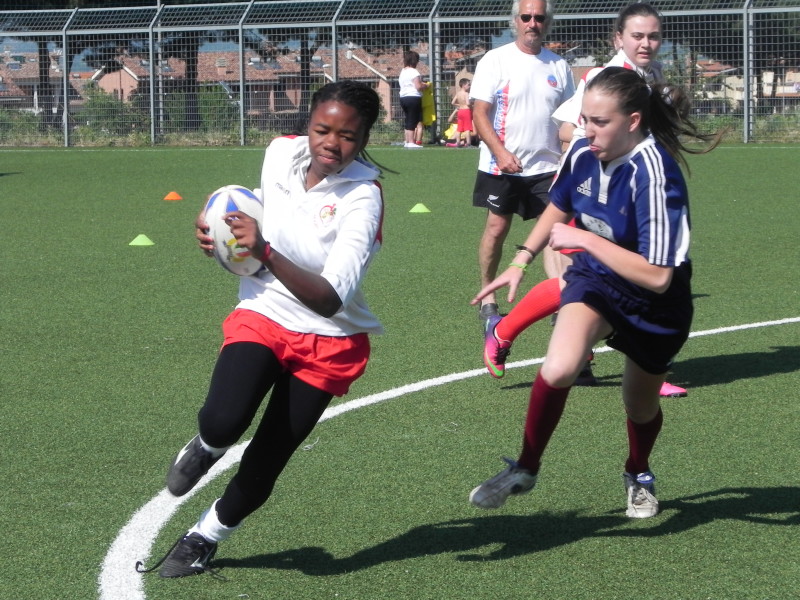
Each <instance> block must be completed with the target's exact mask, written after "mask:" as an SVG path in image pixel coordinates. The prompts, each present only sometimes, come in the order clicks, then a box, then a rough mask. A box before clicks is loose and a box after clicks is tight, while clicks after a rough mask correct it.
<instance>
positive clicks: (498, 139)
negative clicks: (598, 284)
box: [470, 0, 575, 322]
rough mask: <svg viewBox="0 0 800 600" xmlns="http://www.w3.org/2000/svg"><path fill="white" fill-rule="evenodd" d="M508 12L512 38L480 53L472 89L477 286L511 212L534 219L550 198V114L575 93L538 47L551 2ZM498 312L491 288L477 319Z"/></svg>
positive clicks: (554, 151)
mask: <svg viewBox="0 0 800 600" xmlns="http://www.w3.org/2000/svg"><path fill="white" fill-rule="evenodd" d="M511 14H512V17H511V19H512V27H513V28H514V30H515V32H516V40H515V41H514V42H511V43H510V44H506V45H504V46H501V47H500V48H496V49H494V50H490V51H489V52H487V53H486V55H485V56H484V57H483V58H482V59H481V60H480V62H478V64H477V66H476V68H475V75H474V76H473V79H472V89H471V91H470V98H471V99H472V100H473V101H474V105H473V121H474V124H475V129H476V130H477V132H478V135H479V136H480V138H481V146H480V159H479V162H478V174H477V178H476V180H475V189H474V192H473V199H472V204H473V206H479V207H484V208H486V209H487V211H488V212H487V218H486V226H485V228H484V232H483V236H482V238H481V241H480V246H479V248H478V262H479V265H480V271H481V287H484V286H486V285H487V284H488V283H490V282H491V281H492V280H493V279H494V278H495V276H496V275H497V270H498V266H499V264H500V259H501V256H502V247H503V242H504V241H505V239H506V236H507V235H508V232H509V230H510V228H511V219H512V216H513V215H514V214H515V213H516V214H518V215H520V216H521V217H522V218H523V219H524V220H527V219H533V218H536V217H538V216H539V215H540V214H541V213H542V211H543V210H544V208H545V206H546V204H547V202H548V197H547V192H548V190H549V189H550V184H551V183H552V181H553V176H554V175H555V172H556V170H557V169H558V161H559V157H560V156H561V143H560V142H559V139H558V127H557V126H556V124H555V123H554V122H553V120H552V118H551V117H552V114H553V111H554V110H555V109H556V108H558V106H560V105H561V104H562V103H563V102H565V101H566V100H568V99H569V98H570V97H571V96H572V94H573V93H574V92H575V82H574V80H573V77H572V71H571V70H570V68H569V65H568V64H567V62H566V61H565V60H564V59H563V58H561V57H560V56H558V55H557V54H555V53H553V52H551V51H550V50H548V49H547V48H544V46H543V43H544V38H545V35H546V34H547V31H548V29H549V27H550V24H551V23H552V20H553V6H552V2H549V1H547V0H517V1H516V2H514V6H513V7H512V13H511ZM520 251H521V252H522V251H524V250H520ZM529 260H530V259H526V260H525V261H521V262H526V263H527V262H529ZM512 264H513V262H512ZM545 268H546V269H547V268H548V266H547V261H545ZM556 276H557V273H556ZM497 315H498V306H497V301H496V299H495V296H494V294H489V295H487V296H486V297H485V298H483V303H482V305H481V309H480V318H481V319H482V320H483V321H484V322H486V321H487V320H488V319H489V318H490V317H493V316H495V317H496V316H497Z"/></svg>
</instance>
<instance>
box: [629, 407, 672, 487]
mask: <svg viewBox="0 0 800 600" xmlns="http://www.w3.org/2000/svg"><path fill="white" fill-rule="evenodd" d="M663 423H664V413H662V412H661V409H660V408H659V409H658V413H657V414H656V416H655V418H654V419H653V420H652V421H650V422H649V423H634V422H633V421H631V420H630V419H628V460H627V461H625V470H626V471H627V472H628V473H633V474H634V475H638V474H639V473H644V472H645V471H649V470H650V453H651V452H652V451H653V446H655V444H656V438H657V437H658V434H659V433H660V432H661V425H662V424H663Z"/></svg>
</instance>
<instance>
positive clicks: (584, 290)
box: [561, 252, 694, 375]
mask: <svg viewBox="0 0 800 600" xmlns="http://www.w3.org/2000/svg"><path fill="white" fill-rule="evenodd" d="M583 255H584V253H583V252H580V253H577V254H574V255H573V256H574V257H575V259H574V261H573V263H572V265H570V267H569V268H568V269H567V271H566V273H565V274H564V281H566V284H567V285H566V287H565V288H564V289H563V290H562V291H561V306H564V305H566V304H570V303H572V302H581V303H583V304H586V305H587V306H591V307H592V308H593V309H594V310H596V311H597V312H598V313H600V315H601V316H602V317H603V318H604V319H605V320H606V321H607V322H608V323H609V324H610V325H611V327H612V328H613V332H612V333H611V335H610V336H609V337H608V339H607V340H606V343H607V344H608V345H609V346H610V347H611V348H614V349H615V350H619V351H620V352H622V353H623V354H625V355H626V356H627V357H628V358H630V359H631V360H632V361H633V362H635V363H636V364H637V365H639V366H640V367H641V368H642V369H644V370H645V371H647V372H648V373H652V374H653V375H661V374H662V373H666V372H667V371H669V368H670V366H671V365H672V361H673V360H674V359H675V356H676V355H677V354H678V351H679V350H680V349H681V348H682V347H683V344H684V343H685V342H686V340H687V338H688V337H689V328H690V326H691V324H692V316H693V314H694V307H693V305H692V291H691V285H690V279H691V274H692V268H691V265H690V264H684V265H681V266H680V267H678V268H676V269H675V271H674V273H673V276H672V284H671V285H670V287H669V289H668V290H667V291H666V292H664V293H663V294H656V293H655V292H651V291H649V290H645V289H644V288H641V287H639V286H636V285H634V284H632V283H630V282H626V281H624V280H622V279H620V278H619V277H618V276H615V275H610V274H609V275H606V276H601V275H600V274H598V273H597V272H596V271H595V270H594V269H590V268H589V267H588V266H587V265H586V261H585V260H584V259H585V256H583Z"/></svg>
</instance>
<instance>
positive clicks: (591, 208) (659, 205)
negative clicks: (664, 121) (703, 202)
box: [550, 136, 690, 277]
mask: <svg viewBox="0 0 800 600" xmlns="http://www.w3.org/2000/svg"><path fill="white" fill-rule="evenodd" d="M550 201H551V202H552V203H553V204H555V205H556V206H557V207H558V208H559V209H561V210H563V211H565V212H568V213H574V214H575V220H576V225H577V226H578V227H579V228H581V229H585V230H587V231H591V232H593V233H595V234H597V235H600V236H602V237H604V238H606V239H607V240H610V241H612V242H614V243H615V244H617V245H619V246H622V247H623V248H625V249H627V250H630V251H632V252H636V253H637V254H640V255H641V256H643V257H645V258H646V259H647V261H648V262H649V263H651V264H653V265H658V266H663V267H679V266H681V265H683V264H685V263H688V262H689V255H688V252H689V237H690V235H689V230H690V222H689V197H688V193H687V190H686V182H685V180H684V178H683V173H682V172H681V169H680V166H679V165H678V163H677V162H676V161H675V159H673V158H672V157H671V156H670V155H669V154H668V153H667V152H666V150H664V149H663V148H662V147H661V146H660V145H659V144H658V143H656V141H655V139H654V138H653V137H652V136H650V137H648V138H646V139H645V140H644V141H642V142H641V143H640V144H639V145H637V146H636V148H634V149H633V150H632V151H631V152H629V153H628V154H626V155H624V156H622V157H620V158H617V159H615V160H613V161H611V162H609V163H608V164H606V165H605V167H603V165H602V164H601V163H600V161H598V160H597V158H596V157H595V156H594V154H592V152H591V151H590V150H589V147H588V141H587V140H586V139H582V140H579V141H577V142H576V143H575V144H574V145H573V146H572V148H571V150H570V152H569V154H568V155H567V156H566V158H565V159H564V161H563V162H562V165H561V168H560V170H559V172H558V176H557V177H556V181H555V182H554V183H553V187H552V189H551V190H550ZM573 257H574V258H575V259H576V260H578V259H579V260H585V261H586V266H588V267H589V268H590V269H592V270H594V271H596V272H597V273H599V274H601V275H604V276H612V277H615V276H616V277H618V276H617V275H616V274H615V273H613V272H611V270H610V269H608V268H607V267H605V266H604V265H603V264H602V263H601V262H600V261H598V260H597V259H595V258H594V257H592V256H590V255H589V254H588V253H587V252H580V253H578V254H575V255H573ZM579 257H580V258H579ZM687 266H688V265H687Z"/></svg>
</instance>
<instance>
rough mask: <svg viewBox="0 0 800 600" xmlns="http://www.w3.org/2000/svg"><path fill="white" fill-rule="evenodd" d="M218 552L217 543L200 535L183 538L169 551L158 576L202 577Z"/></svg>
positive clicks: (195, 534)
mask: <svg viewBox="0 0 800 600" xmlns="http://www.w3.org/2000/svg"><path fill="white" fill-rule="evenodd" d="M216 552H217V544H216V542H209V541H208V540H207V539H206V538H204V537H203V536H202V535H200V534H199V533H189V534H187V535H185V536H183V537H182V538H181V539H180V540H178V542H177V543H176V544H175V545H174V546H173V547H172V550H170V551H169V554H167V556H166V558H165V559H164V561H163V563H162V564H161V570H160V571H159V572H158V574H159V575H160V576H161V577H186V576H188V575H200V574H201V573H205V572H206V570H208V563H209V561H211V559H212V558H214V554H216Z"/></svg>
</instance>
